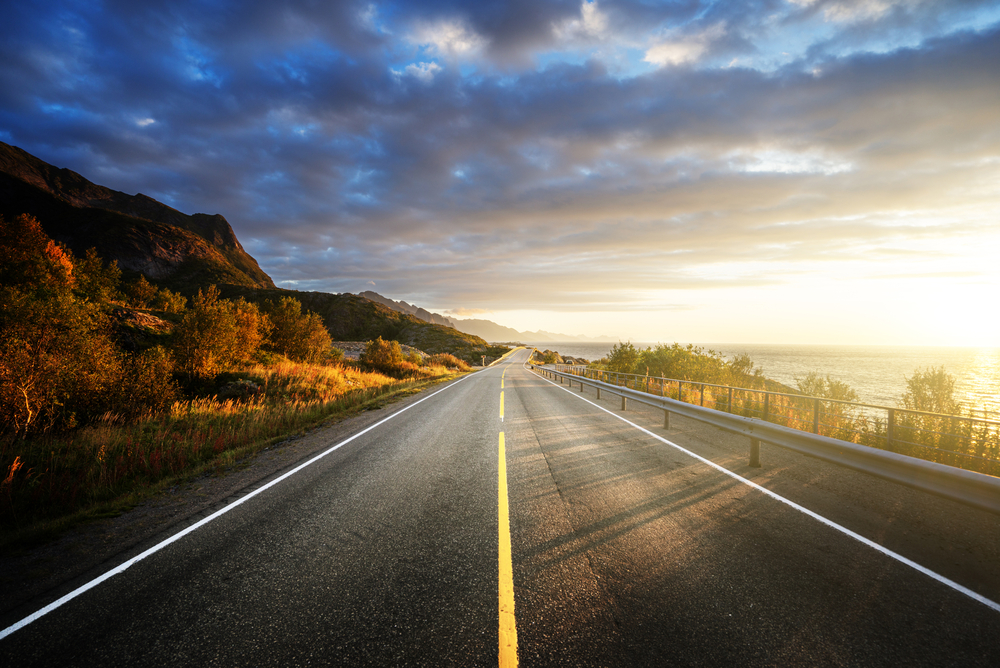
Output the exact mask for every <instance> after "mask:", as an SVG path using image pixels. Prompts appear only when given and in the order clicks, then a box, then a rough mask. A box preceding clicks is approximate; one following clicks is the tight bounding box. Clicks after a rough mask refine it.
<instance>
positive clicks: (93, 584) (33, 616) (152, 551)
mask: <svg viewBox="0 0 1000 668" xmlns="http://www.w3.org/2000/svg"><path fill="white" fill-rule="evenodd" d="M467 378H472V376H471V375H469V376H463V377H462V378H459V379H458V380H456V381H455V382H454V383H451V384H450V385H448V386H446V387H443V388H441V389H440V390H438V391H437V392H434V393H433V394H428V395H427V396H426V397H424V398H423V399H419V400H417V401H414V402H413V403H412V404H410V405H409V406H406V407H404V408H402V409H400V410H398V411H396V412H395V413H393V414H392V415H390V416H388V417H386V418H383V419H381V420H379V421H378V422H376V423H375V424H373V425H371V426H369V427H367V428H365V429H363V430H361V431H359V432H358V433H356V434H354V435H353V436H350V437H348V438H346V439H344V440H343V441H341V442H340V443H338V444H337V445H335V446H333V447H331V448H329V449H327V450H325V451H323V452H321V453H320V454H318V455H316V456H315V457H313V458H312V459H310V460H309V461H307V462H305V463H304V464H299V465H298V466H296V467H295V468H294V469H292V470H291V471H288V472H287V473H285V474H283V475H282V476H280V477H278V478H275V479H274V480H272V481H271V482H269V483H267V484H266V485H264V486H262V487H258V488H257V489H255V490H254V491H252V492H250V493H249V494H247V495H246V496H244V497H241V498H239V499H237V500H236V501H233V502H232V503H230V504H229V505H227V506H225V507H224V508H220V509H219V510H217V511H215V512H214V513H212V514H211V515H209V516H208V517H205V518H203V519H201V520H199V521H198V522H196V523H194V524H192V525H191V526H189V527H188V528H186V529H184V530H183V531H179V532H178V533H175V534H174V535H173V536H171V537H169V538H167V539H165V540H164V541H162V542H160V543H157V544H156V545H154V546H153V547H151V548H149V549H148V550H146V551H145V552H143V553H142V554H139V555H136V556H134V557H132V558H131V559H129V560H128V561H126V562H124V563H122V564H121V565H119V566H117V567H115V568H113V569H111V570H110V571H108V572H106V573H104V574H103V575H100V576H98V577H96V578H94V579H93V580H91V581H90V582H88V583H86V584H84V585H81V586H80V587H78V588H76V589H74V590H73V591H71V592H70V593H68V594H66V595H65V596H63V597H62V598H60V599H58V600H56V601H53V602H52V603H50V604H48V605H47V606H45V607H44V608H42V609H41V610H38V611H36V612H33V613H31V614H30V615H28V616H27V617H25V618H24V619H22V620H21V621H19V622H16V623H14V624H11V625H10V626H8V627H7V628H5V629H3V630H2V631H0V640H2V639H3V638H6V637H7V636H9V635H10V634H11V633H14V632H15V631H18V630H20V629H22V628H24V627H25V626H27V625H28V624H30V623H32V622H33V621H35V620H37V619H39V618H41V617H42V616H44V615H47V614H48V613H50V612H52V611H53V610H55V609H56V608H59V607H61V606H63V605H65V604H66V603H69V602H70V601H72V600H73V599H74V598H76V597H77V596H79V595H80V594H83V593H84V592H86V591H87V590H89V589H93V588H94V587H96V586H97V585H99V584H101V583H102V582H104V581H105V580H110V579H111V578H112V577H114V576H115V575H118V574H119V573H123V572H125V571H126V570H128V569H129V568H130V567H131V566H134V565H135V564H137V563H139V562H140V561H142V560H143V559H145V558H146V557H148V556H150V555H152V554H155V553H156V552H159V551H160V550H162V549H163V548H165V547H166V546H167V545H170V544H171V543H173V542H175V541H178V540H180V539H181V538H183V537H184V536H186V535H188V534H189V533H192V532H194V531H196V530H198V529H200V528H201V527H203V526H205V525H206V524H208V523H209V522H211V521H212V520H214V519H216V518H218V517H221V516H222V515H225V514H226V513H228V512H229V511H230V510H232V509H234V508H236V507H237V506H239V505H242V504H243V503H244V502H246V501H249V500H250V499H252V498H253V497H255V496H257V495H258V494H260V493H262V492H264V491H265V490H268V489H270V488H271V487H274V486H275V485H277V484H278V483H279V482H281V481H282V480H284V479H285V478H288V477H290V476H293V475H295V474H296V473H298V472H299V471H301V470H302V469H304V468H306V467H307V466H311V465H312V464H314V463H315V462H318V461H319V460H320V459H323V458H324V457H326V456H327V455H329V454H330V453H331V452H334V451H335V450H338V449H339V448H341V447H342V446H344V445H347V444H348V443H350V442H351V441H353V440H354V439H356V438H359V437H360V436H363V435H364V434H367V433H368V432H370V431H371V430H372V429H375V428H376V427H378V426H381V425H383V424H385V423H386V422H388V421H389V420H391V419H393V418H394V417H397V416H398V415H401V414H402V413H405V412H406V411H408V410H410V409H411V408H413V407H414V406H416V405H417V404H420V403H423V402H425V401H427V400H428V399H430V398H431V397H433V396H435V395H438V394H440V393H442V392H444V391H446V390H450V389H451V388H453V387H455V386H456V385H458V384H459V383H461V382H462V381H464V380H466V379H467Z"/></svg>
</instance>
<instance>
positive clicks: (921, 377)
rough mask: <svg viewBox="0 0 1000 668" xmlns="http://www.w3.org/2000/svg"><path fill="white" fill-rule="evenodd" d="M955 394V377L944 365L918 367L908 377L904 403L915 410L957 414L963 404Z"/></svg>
mask: <svg viewBox="0 0 1000 668" xmlns="http://www.w3.org/2000/svg"><path fill="white" fill-rule="evenodd" d="M954 394H955V378H954V376H952V375H951V374H949V373H948V372H946V371H945V369H944V367H943V366H942V367H931V368H927V369H924V370H921V369H916V370H915V371H914V372H913V375H912V376H910V377H909V378H907V379H906V392H904V393H903V405H904V406H905V407H906V408H908V409H910V410H913V411H926V412H928V413H943V414H945V415H957V414H958V413H959V412H961V406H960V405H959V403H958V401H957V400H956V399H955V396H954Z"/></svg>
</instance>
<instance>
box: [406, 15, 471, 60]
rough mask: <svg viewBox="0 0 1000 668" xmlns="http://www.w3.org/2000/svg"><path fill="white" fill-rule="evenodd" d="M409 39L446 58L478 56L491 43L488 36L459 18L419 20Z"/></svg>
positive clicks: (466, 58)
mask: <svg viewBox="0 0 1000 668" xmlns="http://www.w3.org/2000/svg"><path fill="white" fill-rule="evenodd" d="M409 40H410V41H411V42H412V43H414V44H416V45H418V46H427V47H429V48H430V49H431V50H432V52H433V53H435V54H437V55H440V56H442V57H444V58H452V59H465V60H468V59H473V58H476V57H478V56H479V55H480V54H481V53H482V51H483V50H484V49H485V48H486V47H487V46H488V44H489V40H488V39H487V38H486V37H483V36H482V35H479V34H477V33H476V31H475V30H474V29H472V28H471V27H470V26H468V25H466V24H465V22H463V21H461V20H459V19H448V20H440V21H434V22H424V21H420V22H417V23H416V25H415V26H414V27H413V31H412V32H411V34H410V36H409Z"/></svg>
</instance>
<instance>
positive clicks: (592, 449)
mask: <svg viewBox="0 0 1000 668" xmlns="http://www.w3.org/2000/svg"><path fill="white" fill-rule="evenodd" d="M526 356H527V353H526V352H525V351H518V352H517V353H515V354H514V355H512V356H511V357H510V358H509V359H508V360H506V361H505V362H503V363H500V364H497V365H495V366H494V367H490V368H488V369H485V370H482V371H480V372H477V373H475V374H472V375H470V376H466V377H464V378H462V379H460V380H457V381H454V382H452V383H450V384H448V385H446V386H443V387H438V388H435V389H433V390H429V391H427V392H425V393H423V394H421V395H418V396H417V397H414V398H411V399H409V400H407V401H405V402H402V403H400V404H396V405H395V406H394V407H392V408H391V409H390V412H391V413H392V414H391V415H390V416H389V417H388V418H387V419H385V420H383V421H381V422H378V423H375V424H370V425H368V426H365V427H364V428H363V429H362V427H360V426H359V428H358V430H357V433H355V434H354V436H353V437H351V439H350V440H347V441H346V442H345V440H344V439H342V438H341V439H340V440H339V441H337V442H333V441H331V443H330V449H329V450H327V451H326V452H325V454H324V455H323V456H321V457H320V458H318V459H316V460H314V461H308V460H307V461H304V462H302V465H300V466H299V467H296V469H295V470H289V471H287V472H285V473H284V474H283V476H282V477H280V478H278V477H276V478H275V479H274V480H273V481H272V482H271V483H269V484H268V485H264V486H257V487H256V488H255V489H254V490H253V491H252V492H251V493H248V494H246V495H244V496H243V497H241V498H240V499H239V501H238V502H235V503H232V504H230V505H229V506H227V507H225V508H224V509H222V510H223V512H221V514H218V515H217V516H216V515H212V516H209V517H207V518H205V520H203V522H202V523H201V524H192V525H190V526H189V527H188V528H187V529H186V530H185V531H186V533H184V534H183V535H175V536H174V539H173V540H172V542H169V543H168V544H165V545H160V546H157V547H154V548H153V550H152V551H151V552H150V553H149V554H147V555H146V556H144V557H143V558H141V560H138V561H135V562H134V563H131V562H126V561H125V559H127V558H130V557H134V556H136V555H123V556H122V558H121V559H120V560H119V561H120V562H124V563H123V564H122V565H120V566H119V567H118V568H117V569H115V570H114V571H113V574H111V575H110V576H109V577H107V578H106V579H105V580H104V581H102V582H99V583H96V584H94V585H93V586H92V587H90V588H89V589H87V590H86V591H83V592H79V593H77V594H75V595H72V594H71V595H72V598H70V599H69V600H67V601H66V602H64V603H62V604H60V605H59V606H58V607H56V608H55V609H52V610H51V611H49V612H46V613H45V614H43V615H41V616H38V617H37V618H36V619H30V618H26V619H24V620H22V621H21V622H17V624H15V625H14V626H8V627H7V630H5V631H3V632H2V634H3V635H4V636H5V637H3V638H2V639H0V665H3V666H35V665H44V666H78V665H79V666H84V665H86V666H90V665H93V666H142V665H148V666H173V665H177V666H191V665H217V666H243V665H247V666H250V665H253V666H264V665H277V666H297V665H345V666H362V665H370V666H395V665H400V666H402V665H406V666H409V665H427V666H442V665H444V666H447V665H457V666H492V665H497V664H498V662H501V663H502V662H503V661H504V660H508V661H510V660H516V661H518V662H519V664H520V665H523V666H542V665H560V666H581V665H595V666H632V665H635V666H645V665H650V666H667V665H702V666H727V665H739V666H743V665H780V666H786V665H808V666H815V665H847V666H858V665H862V666H863V665H885V666H888V665H892V666H897V665H906V666H911V665H928V666H942V665H955V666H1000V606H998V605H997V603H995V602H996V601H1000V574H998V571H1000V518H998V517H997V516H995V515H991V514H989V513H985V512H981V511H977V510H974V509H971V508H966V507H964V506H961V505H960V504H956V503H952V502H949V501H944V500H941V499H936V498H929V497H927V495H922V494H920V493H918V492H915V491H913V490H909V489H907V488H904V487H901V486H898V485H894V484H892V483H887V482H884V481H880V480H877V479H874V478H870V477H868V476H865V475H863V474H860V473H856V472H851V471H848V470H844V469H840V468H839V467H836V466H832V465H829V464H825V463H823V462H820V461H818V460H813V459H811V458H808V457H802V456H799V455H790V454H787V453H782V452H777V451H773V450H771V449H765V451H764V453H763V456H762V458H763V463H764V466H763V467H762V468H761V469H750V468H749V467H747V466H746V444H745V443H743V442H741V440H740V439H739V438H737V437H735V436H731V435H728V434H725V433H723V432H720V431H718V430H714V429H712V428H710V427H705V426H702V425H698V424H696V423H692V422H688V421H684V420H682V419H679V418H674V419H673V420H672V424H671V428H670V429H669V430H665V429H663V427H662V413H658V412H655V411H645V412H644V411H643V410H634V409H633V408H632V407H631V406H630V408H629V410H628V411H625V412H623V411H621V410H620V405H619V404H618V403H617V402H616V400H613V399H612V400H608V399H605V400H602V401H597V400H596V399H595V397H594V396H593V394H583V395H582V396H581V392H580V390H579V387H577V389H575V390H572V389H569V388H568V387H567V386H565V385H560V384H558V383H552V382H550V381H548V380H546V379H544V378H541V377H539V376H538V375H537V374H535V373H533V372H531V371H530V370H528V369H526V368H524V366H523V361H524V359H525V358H526ZM501 393H502V397H501ZM622 418H624V420H623V419H622ZM625 420H628V422H626V421H625ZM636 425H638V427H642V428H643V429H640V428H638V427H637V426H636ZM501 434H502V435H501ZM501 443H503V447H504V451H505V458H504V464H505V466H500V464H501V462H500V461H499V459H498V452H499V451H500V444H501ZM677 446H679V447H677ZM692 453H693V454H696V455H698V457H695V456H692ZM712 464H714V465H715V466H714V467H713V465H712ZM504 469H505V474H506V476H505V479H504V476H503V475H502V472H503V471H504ZM727 473H731V474H734V475H735V476H739V477H734V475H728V474H727ZM744 479H749V480H752V481H753V482H754V483H755V484H758V485H760V486H761V487H764V488H767V489H768V490H772V491H773V493H774V494H775V495H777V496H778V497H780V498H776V497H775V496H772V495H768V494H766V493H764V492H763V491H761V490H760V489H757V488H755V487H753V486H751V485H749V484H747V483H746V482H745V481H744ZM505 492H506V494H505ZM785 500H787V501H788V502H785ZM505 502H509V503H505ZM789 502H790V503H789ZM505 505H506V506H507V508H505ZM508 508H509V510H508ZM505 510H506V511H507V514H506V515H505V513H504V511H505ZM805 511H809V512H811V513H815V515H812V514H809V512H805ZM506 517H509V534H507V535H506V540H505V532H506V531H507V529H506V523H505V521H504V520H505V518H506ZM858 536H860V537H863V538H864V539H867V540H869V541H872V542H873V543H874V544H877V545H879V546H882V547H884V549H885V551H879V550H877V549H875V548H873V547H872V546H871V545H868V544H865V543H864V542H862V541H861V540H859V539H858ZM505 551H509V553H508V554H507V559H508V560H509V563H510V572H509V574H508V575H506V576H505V574H504V571H505V567H504V552H505ZM896 555H898V557H897V556H896ZM907 560H909V561H907ZM505 577H506V578H512V582H513V599H514V601H513V608H514V611H513V612H514V614H513V618H512V620H511V621H512V623H513V627H514V628H513V629H511V631H512V632H513V633H514V634H516V656H515V655H514V654H513V651H512V650H513V642H514V638H513V635H511V634H507V637H506V642H502V641H501V637H504V634H503V633H501V627H502V623H503V617H504V615H503V614H501V612H500V610H502V609H505V610H507V611H508V612H509V607H508V608H504V606H505V603H504V594H503V592H504V589H505V588H504V580H505ZM61 593H62V592H61ZM66 593H71V592H68V591H67V592H66ZM40 605H41V604H40ZM508 605H509V603H508ZM9 623H12V624H13V622H9ZM505 646H506V647H507V649H506V650H504V649H503V647H505Z"/></svg>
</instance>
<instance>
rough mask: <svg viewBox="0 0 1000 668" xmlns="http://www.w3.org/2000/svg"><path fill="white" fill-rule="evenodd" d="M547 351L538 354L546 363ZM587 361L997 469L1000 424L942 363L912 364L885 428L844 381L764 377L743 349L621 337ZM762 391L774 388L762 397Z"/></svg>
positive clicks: (671, 388) (644, 384)
mask: <svg viewBox="0 0 1000 668" xmlns="http://www.w3.org/2000/svg"><path fill="white" fill-rule="evenodd" d="M552 357H553V356H549V357H545V356H543V357H542V359H541V360H540V361H542V362H543V363H552V361H554V359H552ZM590 368H591V369H594V370H595V371H597V372H599V373H601V374H602V379H603V380H606V381H608V382H617V383H620V384H627V385H628V386H629V387H632V388H633V389H638V390H643V391H646V392H651V393H653V394H659V395H662V396H669V397H671V398H673V399H679V400H681V401H685V402H687V403H693V404H699V405H702V406H705V407H706V408H714V409H716V410H721V411H726V412H729V413H735V414H738V415H743V416H746V417H756V418H761V419H765V420H767V421H769V422H773V423H776V424H780V425H784V426H787V427H792V428H795V429H801V430H804V431H810V432H811V431H818V433H820V434H822V435H824V436H830V437H832V438H837V439H840V440H845V441H850V442H853V443H858V444H861V445H867V446H870V447H875V448H880V449H883V450H891V451H893V452H898V453H900V454H905V455H910V456H913V457H919V458H921V459H926V460H928V461H935V462H940V463H943V464H948V465H951V466H958V467H961V468H965V469H968V470H972V471H979V472H982V473H987V474H990V475H1000V424H998V423H996V422H989V421H985V420H976V419H974V418H975V417H976V416H974V415H972V414H971V412H969V411H964V410H963V408H962V406H961V405H960V403H959V402H958V400H957V399H956V398H955V396H954V391H955V379H954V378H953V377H952V376H951V375H950V374H948V373H947V372H946V371H945V369H944V368H943V367H941V368H929V369H917V370H915V371H914V373H913V375H912V376H910V377H909V378H907V379H906V390H905V392H904V393H903V395H902V397H901V398H900V402H899V403H898V405H897V407H895V408H894V410H893V417H892V421H891V428H892V433H891V435H890V433H889V432H890V418H889V416H888V413H887V412H886V411H877V410H875V409H867V408H865V407H863V406H856V405H853V404H856V403H858V395H857V393H856V392H855V391H854V390H853V389H852V388H851V387H850V386H849V385H847V384H846V383H843V382H841V381H838V380H835V379H833V378H830V377H822V376H820V375H819V374H817V373H814V372H813V373H809V374H807V375H806V376H805V377H804V378H801V379H798V380H797V383H796V385H797V386H796V387H795V388H791V387H787V386H785V385H782V384H781V383H778V382H776V381H773V380H770V379H768V378H766V377H765V376H764V374H763V371H762V370H761V369H759V368H757V367H756V366H755V365H754V363H753V360H752V359H751V358H750V357H749V356H748V355H739V356H737V357H735V358H733V359H726V358H725V357H724V356H722V355H721V354H719V353H717V352H715V351H712V350H705V349H703V348H700V347H697V346H693V345H687V346H681V345H680V344H678V343H674V344H671V345H665V344H660V345H657V346H655V347H652V348H646V349H644V350H640V349H638V348H636V347H635V346H634V345H632V343H630V342H625V343H618V344H616V345H615V346H613V347H612V349H611V351H610V352H609V354H608V355H607V357H605V358H604V359H602V360H600V361H599V362H596V363H594V364H591V365H590ZM616 374H619V375H616ZM661 379H670V380H669V381H663V380H661ZM677 381H689V382H677ZM696 383H697V384H696ZM700 383H706V384H708V385H704V386H703V385H700ZM713 385H714V386H717V387H713ZM730 388H739V389H733V390H732V391H731V390H730ZM765 392H767V393H772V394H768V395H767V396H766V398H765ZM817 409H818V414H819V417H818V419H817V417H816V416H817ZM890 436H891V437H890Z"/></svg>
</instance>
